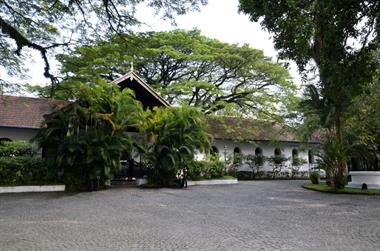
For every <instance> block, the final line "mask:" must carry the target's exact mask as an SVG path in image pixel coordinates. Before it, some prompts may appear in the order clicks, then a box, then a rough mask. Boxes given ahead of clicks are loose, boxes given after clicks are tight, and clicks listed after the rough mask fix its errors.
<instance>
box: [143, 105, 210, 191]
mask: <svg viewBox="0 0 380 251" xmlns="http://www.w3.org/2000/svg"><path fill="white" fill-rule="evenodd" d="M205 124H206V123H205V120H204V116H203V114H202V113H201V112H199V111H197V110H196V109H194V108H189V107H173V108H155V109H154V111H152V112H151V113H150V114H149V115H148V118H147V124H146V127H145V129H144V131H145V133H146V134H147V138H148V146H147V151H146V153H145V158H146V159H147V160H148V161H149V162H150V163H151V166H152V169H151V170H150V172H149V174H150V175H149V176H148V178H149V179H150V182H151V183H154V184H157V185H162V186H167V185H170V183H171V182H172V181H173V180H174V179H175V177H176V174H177V173H178V171H180V170H182V169H184V168H186V167H187V165H188V163H190V162H191V161H192V160H193V158H194V154H195V153H196V151H206V150H208V149H209V148H210V141H209V136H208V134H206V132H205V131H204V126H205Z"/></svg>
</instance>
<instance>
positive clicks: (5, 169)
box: [0, 141, 59, 185]
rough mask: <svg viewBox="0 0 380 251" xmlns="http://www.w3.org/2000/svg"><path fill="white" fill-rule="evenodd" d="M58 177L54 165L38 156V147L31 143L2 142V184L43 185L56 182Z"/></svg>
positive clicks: (0, 157)
mask: <svg viewBox="0 0 380 251" xmlns="http://www.w3.org/2000/svg"><path fill="white" fill-rule="evenodd" d="M58 178H59V177H58V172H57V170H56V169H55V168H54V166H52V165H51V163H49V162H48V161H45V160H42V159H41V158H39V157H37V153H36V148H35V147H34V146H33V145H32V144H31V143H29V142H26V141H10V142H7V141H5V142H2V143H0V185H30V184H39V185H41V184H46V183H53V182H56V181H58Z"/></svg>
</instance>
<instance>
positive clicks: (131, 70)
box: [131, 59, 133, 71]
mask: <svg viewBox="0 0 380 251" xmlns="http://www.w3.org/2000/svg"><path fill="white" fill-rule="evenodd" d="M131 71H133V59H132V62H131Z"/></svg>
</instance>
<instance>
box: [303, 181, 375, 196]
mask: <svg viewBox="0 0 380 251" xmlns="http://www.w3.org/2000/svg"><path fill="white" fill-rule="evenodd" d="M303 187H304V188H306V189H310V190H314V191H319V192H325V193H339V194H364V195H380V189H368V190H362V189H360V188H351V187H345V188H342V189H338V190H335V189H334V188H332V187H329V186H328V185H326V184H325V183H320V184H312V183H306V184H305V185H303Z"/></svg>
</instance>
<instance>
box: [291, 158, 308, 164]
mask: <svg viewBox="0 0 380 251" xmlns="http://www.w3.org/2000/svg"><path fill="white" fill-rule="evenodd" d="M306 163H307V161H306V160H305V159H303V158H300V157H297V156H294V157H293V159H292V166H302V165H304V164H306Z"/></svg>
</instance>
